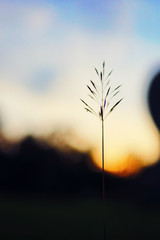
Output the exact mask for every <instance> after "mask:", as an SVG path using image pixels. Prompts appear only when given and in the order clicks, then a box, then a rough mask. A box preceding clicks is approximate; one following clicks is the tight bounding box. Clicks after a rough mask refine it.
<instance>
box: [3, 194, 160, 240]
mask: <svg viewBox="0 0 160 240" xmlns="http://www.w3.org/2000/svg"><path fill="white" fill-rule="evenodd" d="M106 206H107V209H106V216H107V238H106V239H108V240H116V239H123V240H135V239H144V240H145V239H146V240H149V239H150V240H159V239H160V208H157V207H156V208H154V207H153V206H152V207H148V206H142V205H141V206H140V205H136V204H134V203H127V204H125V203H124V202H116V201H111V200H108V201H106ZM0 239H1V240H3V239H4V240H11V239H12V240H14V239H15V240H34V239H38V240H42V239H43V240H51V239H52V240H53V239H54V240H61V239H63V240H64V239H70V240H75V239H76V240H82V239H83V240H87V239H92V240H94V239H96V240H99V239H103V226H102V202H101V200H100V199H98V198H97V199H96V198H86V199H85V198H84V199H75V198H74V199H72V200H62V198H61V199H60V200H54V199H43V200H42V199H33V198H30V199H27V198H24V199H23V198H21V200H20V198H17V199H16V198H11V197H10V198H6V199H2V198H1V199H0Z"/></svg>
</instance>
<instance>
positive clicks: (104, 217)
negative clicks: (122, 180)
mask: <svg viewBox="0 0 160 240" xmlns="http://www.w3.org/2000/svg"><path fill="white" fill-rule="evenodd" d="M102 186H103V227H104V240H105V239H106V206H105V179H104V119H103V118H102Z"/></svg>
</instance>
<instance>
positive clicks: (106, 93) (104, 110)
mask: <svg viewBox="0 0 160 240" xmlns="http://www.w3.org/2000/svg"><path fill="white" fill-rule="evenodd" d="M95 71H96V74H97V76H98V78H99V80H100V81H99V82H98V83H99V85H100V87H99V86H98V85H97V84H95V83H94V82H93V81H92V80H91V81H90V83H91V86H89V85H87V88H88V89H89V96H90V98H91V99H93V100H94V102H96V103H97V104H98V107H99V111H98V113H97V112H96V110H94V107H91V106H90V105H89V104H88V103H86V101H84V100H82V99H81V101H82V103H83V104H84V105H85V107H84V108H85V110H86V111H87V112H89V113H92V114H93V115H95V116H99V118H100V120H101V126H102V129H101V130H102V199H103V230H104V234H103V235H104V238H103V239H104V240H106V204H105V166H104V150H105V149H104V121H105V119H106V118H107V117H108V115H109V114H110V113H111V112H112V111H113V110H114V109H115V108H116V107H117V105H118V104H119V103H120V102H121V101H122V99H123V98H122V99H120V100H119V101H117V102H116V103H114V102H113V104H112V101H113V99H114V98H115V97H117V95H118V93H119V91H120V87H121V85H119V86H118V87H116V88H115V89H112V88H111V86H110V84H109V83H110V79H109V80H108V77H109V76H110V75H111V73H112V71H110V72H109V73H108V75H107V77H105V62H103V68H102V71H100V72H99V71H98V70H97V68H95ZM97 89H101V91H98V90H97ZM94 90H95V91H94ZM99 98H100V101H99Z"/></svg>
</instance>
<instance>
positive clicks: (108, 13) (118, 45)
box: [0, 0, 160, 168]
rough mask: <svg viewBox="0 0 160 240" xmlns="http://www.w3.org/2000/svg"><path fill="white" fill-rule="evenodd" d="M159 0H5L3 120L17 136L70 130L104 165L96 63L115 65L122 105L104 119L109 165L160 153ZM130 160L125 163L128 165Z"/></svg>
mask: <svg viewBox="0 0 160 240" xmlns="http://www.w3.org/2000/svg"><path fill="white" fill-rule="evenodd" d="M159 10H160V3H159V1H158V0H153V1H149V0H140V1H139V0H134V1H133V0H130V1H127V0H115V1H111V0H106V1H103V0H92V1H91V0H86V1H84V0H79V1H78V0H77V1H73V0H68V1H65V0H61V1H58V0H57V1H22V0H21V1H20V0H15V1H14V2H13V1H11V0H5V1H3V0H0V56H1V58H0V118H1V125H2V131H3V133H4V134H5V136H6V137H8V138H10V139H16V138H21V137H23V136H25V135H28V134H32V135H35V136H41V135H46V136H47V135H49V134H51V133H53V132H54V131H59V132H62V133H63V132H67V134H68V138H67V141H69V142H70V144H72V145H74V146H76V147H77V148H80V149H91V150H92V152H93V157H94V159H95V161H96V163H97V164H99V163H100V157H99V156H100V149H101V148H100V145H101V124H100V120H99V119H97V118H95V117H93V116H91V115H89V114H87V113H86V112H85V111H84V109H83V105H82V103H81V102H80V98H83V99H84V100H87V99H88V98H87V93H88V92H87V88H86V84H88V83H89V80H90V79H93V80H95V81H97V79H96V74H95V71H94V67H97V68H98V69H101V67H102V62H103V61H104V60H105V62H106V71H107V72H109V71H110V70H112V69H113V73H112V75H111V80H112V84H113V86H116V85H118V84H122V89H121V93H120V97H123V98H124V99H123V101H122V103H121V104H120V105H119V106H118V107H117V109H116V110H115V111H114V112H113V113H112V114H111V115H110V116H109V117H108V118H107V119H106V121H105V146H106V156H107V157H106V159H107V160H106V165H107V166H109V165H110V166H111V168H113V165H114V166H118V164H121V162H120V159H127V160H126V161H127V162H128V157H129V158H131V159H132V158H133V159H140V160H141V161H142V162H143V165H150V164H152V163H154V162H156V161H157V159H158V157H159V139H158V130H157V129H156V127H155V125H154V123H153V121H152V118H151V116H150V113H149V110H148V106H147V100H146V96H147V90H148V87H149V84H150V81H151V79H152V78H153V77H154V75H155V74H156V73H157V72H158V71H159V70H160V67H159V60H160V45H159V42H160V15H159ZM123 161H124V160H122V162H123Z"/></svg>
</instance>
